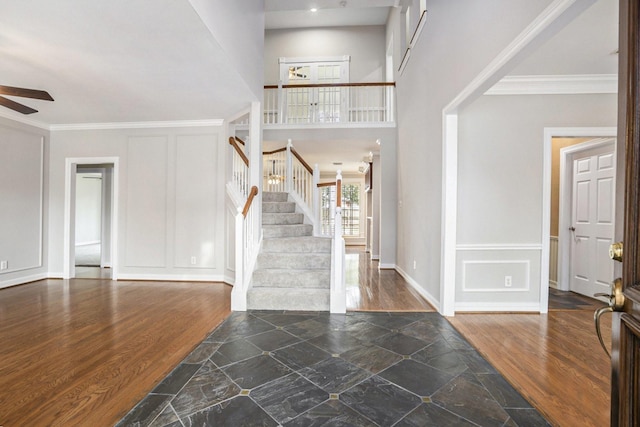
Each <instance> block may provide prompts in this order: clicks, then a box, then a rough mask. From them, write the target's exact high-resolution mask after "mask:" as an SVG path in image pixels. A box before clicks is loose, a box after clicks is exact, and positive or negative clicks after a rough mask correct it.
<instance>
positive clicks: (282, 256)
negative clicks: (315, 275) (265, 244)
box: [256, 253, 331, 270]
mask: <svg viewBox="0 0 640 427" xmlns="http://www.w3.org/2000/svg"><path fill="white" fill-rule="evenodd" d="M256 267H257V268H282V269H296V270H319V269H331V255H330V254H314V253H309V254H295V253H293V254H288V253H275V254H274V253H261V254H260V255H258V262H257V264H256Z"/></svg>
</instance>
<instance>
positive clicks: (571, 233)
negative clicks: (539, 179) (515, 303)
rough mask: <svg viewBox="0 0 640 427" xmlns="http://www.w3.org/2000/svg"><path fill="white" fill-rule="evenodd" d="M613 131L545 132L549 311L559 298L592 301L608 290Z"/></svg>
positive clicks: (562, 130)
mask: <svg viewBox="0 0 640 427" xmlns="http://www.w3.org/2000/svg"><path fill="white" fill-rule="evenodd" d="M615 132H616V130H615V128H554V129H545V145H546V150H547V154H548V156H547V164H548V168H549V169H548V175H547V176H548V179H549V181H548V183H549V187H548V188H549V192H548V201H547V202H546V204H547V208H548V215H549V221H548V222H547V224H548V226H547V227H545V228H546V229H545V230H544V231H543V234H546V235H547V236H548V240H546V241H547V242H548V245H547V246H546V247H545V251H544V252H546V255H547V256H548V268H547V269H543V277H544V276H546V275H545V274H544V273H545V272H548V276H546V278H547V279H548V280H546V283H543V284H542V285H543V287H542V292H543V293H545V294H546V295H544V298H549V300H548V301H549V309H553V308H554V307H553V301H556V302H558V296H559V295H568V296H570V297H573V296H576V295H579V294H582V295H584V296H586V297H589V298H590V301H594V300H593V294H594V293H596V292H600V289H601V288H607V289H608V287H609V284H610V282H611V280H613V269H612V265H611V264H612V262H611V260H610V259H609V257H608V247H609V244H610V243H611V241H612V239H613V224H614V221H615V212H614V210H613V198H614V197H615V160H616V152H615ZM543 241H544V240H543ZM610 276H611V277H610ZM572 278H573V279H575V280H572ZM545 285H546V286H545ZM544 298H543V295H542V294H541V300H543V299H544ZM587 302H588V301H587Z"/></svg>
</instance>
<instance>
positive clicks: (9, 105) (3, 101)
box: [0, 96, 38, 114]
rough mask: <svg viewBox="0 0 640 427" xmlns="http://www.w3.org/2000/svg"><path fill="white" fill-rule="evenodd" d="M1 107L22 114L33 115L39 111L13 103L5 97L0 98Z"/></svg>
mask: <svg viewBox="0 0 640 427" xmlns="http://www.w3.org/2000/svg"><path fill="white" fill-rule="evenodd" d="M0 105H2V106H5V107H7V108H10V109H12V110H14V111H17V112H18V113H22V114H32V113H37V112H38V110H34V109H33V108H31V107H27V106H26V105H22V104H20V103H19V102H15V101H12V100H10V99H8V98H5V97H4V96H0Z"/></svg>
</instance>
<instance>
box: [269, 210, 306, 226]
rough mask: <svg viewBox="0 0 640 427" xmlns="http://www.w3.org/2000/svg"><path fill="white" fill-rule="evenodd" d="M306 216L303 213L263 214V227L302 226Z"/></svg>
mask: <svg viewBox="0 0 640 427" xmlns="http://www.w3.org/2000/svg"><path fill="white" fill-rule="evenodd" d="M303 222H304V215H303V214H301V213H266V212H264V213H263V214H262V224H263V225H292V224H302V223H303Z"/></svg>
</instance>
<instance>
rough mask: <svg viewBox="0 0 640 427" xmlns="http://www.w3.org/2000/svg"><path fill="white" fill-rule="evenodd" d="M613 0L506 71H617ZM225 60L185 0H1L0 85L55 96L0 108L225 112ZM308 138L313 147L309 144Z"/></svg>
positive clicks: (369, 8)
mask: <svg viewBox="0 0 640 427" xmlns="http://www.w3.org/2000/svg"><path fill="white" fill-rule="evenodd" d="M398 2H399V1H398V0H346V4H345V5H342V4H341V0H265V10H266V12H265V25H266V27H267V28H285V27H286V28H292V27H318V26H340V25H384V24H385V23H386V20H387V16H388V13H389V10H390V7H392V6H394V5H396V4H397V3H398ZM617 3H618V2H617V0H598V1H597V2H596V3H595V4H594V5H593V6H592V7H591V8H589V9H588V10H587V11H586V12H585V13H583V14H582V15H581V16H579V17H578V18H577V19H575V20H574V21H573V22H571V23H570V24H569V25H568V26H567V27H566V28H565V29H564V30H562V31H560V32H559V33H558V34H557V35H556V36H554V37H553V38H551V39H550V40H549V41H547V42H546V43H545V44H544V45H542V46H541V47H540V48H539V49H538V50H537V51H536V52H534V53H533V54H532V55H531V56H530V57H529V58H527V59H525V60H524V61H523V62H522V63H521V64H520V65H518V66H517V67H516V68H515V69H514V70H513V71H512V74H514V75H532V74H533V75H538V74H544V75H550V74H612V73H615V72H616V67H617V65H616V64H617V56H616V55H615V54H612V52H614V51H615V50H616V49H617ZM311 7H317V8H318V11H317V12H315V13H312V12H310V10H309V9H310V8H311ZM427 25H428V23H427ZM228 63H229V61H228V58H227V55H226V54H225V52H224V51H223V50H222V48H221V47H220V46H219V45H218V43H217V42H216V41H215V40H214V39H213V37H212V36H211V33H210V32H209V31H208V30H207V28H206V26H205V25H204V24H203V22H202V20H201V19H200V17H199V16H198V15H197V14H196V12H195V11H194V10H193V8H192V6H191V4H190V2H188V1H186V0H181V1H176V0H139V1H130V0H110V1H77V0H56V1H51V0H28V1H27V0H24V1H5V2H3V4H2V12H1V13H0V85H8V86H18V87H27V88H34V89H43V90H47V91H49V93H51V95H52V96H53V98H54V99H55V102H47V101H40V100H30V99H29V100H27V99H23V98H13V99H14V100H16V101H18V102H22V103H24V104H26V105H29V106H31V107H33V108H36V109H38V110H40V111H39V113H36V114H33V115H30V116H23V115H21V114H19V113H14V112H12V111H10V110H8V109H6V108H0V115H2V116H7V117H12V118H16V119H20V120H24V119H25V117H27V118H28V120H30V121H31V122H32V123H34V124H40V125H43V126H48V125H61V124H62V125H64V124H81V123H118V122H145V121H178V120H210V119H218V118H222V117H228V116H229V115H230V114H233V113H235V112H236V111H238V110H239V109H240V108H242V106H244V105H246V103H247V102H248V100H250V97H251V95H250V94H249V93H248V91H247V88H246V85H245V84H244V82H243V81H242V80H241V78H240V77H239V76H238V75H237V73H235V72H234V70H233V69H232V67H228V66H227V64H228ZM221 82H224V84H221ZM211 100H216V102H211ZM219 100H224V102H219ZM279 144H282V142H280V143H279ZM308 147H309V155H311V156H314V158H313V159H311V160H310V161H311V162H316V161H317V162H322V163H323V164H326V165H327V167H330V166H329V163H333V162H334V161H342V162H343V163H345V165H343V170H346V165H347V164H349V165H359V164H360V162H361V159H362V157H363V156H365V155H366V154H368V152H369V151H375V150H376V147H377V145H376V144H375V138H366V139H359V140H357V142H354V140H344V139H342V138H339V137H338V138H334V139H330V140H323V141H318V143H317V144H310V145H309V146H308ZM314 147H315V148H318V147H321V149H318V150H317V151H318V152H317V153H314V152H313V150H314V149H315V148H314ZM328 149H330V150H328ZM327 152H329V153H330V155H329V156H328V158H325V157H326V156H327ZM322 156H325V157H322ZM331 167H332V168H333V169H331V170H334V169H337V168H336V167H333V166H331Z"/></svg>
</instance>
